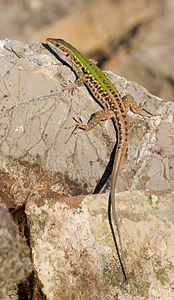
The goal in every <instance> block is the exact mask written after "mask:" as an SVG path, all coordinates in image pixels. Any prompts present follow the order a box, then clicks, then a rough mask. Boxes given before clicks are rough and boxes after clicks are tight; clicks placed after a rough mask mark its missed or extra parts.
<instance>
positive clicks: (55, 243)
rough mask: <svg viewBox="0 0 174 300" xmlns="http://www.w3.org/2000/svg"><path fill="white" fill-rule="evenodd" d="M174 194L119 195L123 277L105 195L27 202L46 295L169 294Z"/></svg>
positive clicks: (110, 299)
mask: <svg viewBox="0 0 174 300" xmlns="http://www.w3.org/2000/svg"><path fill="white" fill-rule="evenodd" d="M173 200H174V194H173V193H166V192H165V193H150V192H149V193H144V192H128V193H120V194H119V195H117V203H119V204H117V210H118V211H119V216H120V219H121V222H120V230H121V236H122V240H123V248H124V251H125V256H126V264H127V271H128V272H129V281H128V283H125V282H124V280H123V276H122V273H121V270H120V266H119V263H118V259H117V256H116V253H115V249H114V245H113V241H112V237H111V233H110V229H109V224H108V219H107V202H108V195H107V194H105V195H104V194H101V195H95V196H86V197H84V199H81V201H79V199H78V198H62V197H61V198H59V199H57V200H56V201H55V199H47V200H46V199H45V201H44V203H42V204H39V202H38V203H37V196H36V197H35V198H34V199H33V200H31V201H30V202H29V203H28V205H27V214H28V219H29V221H30V230H31V243H32V253H33V263H34V268H35V270H37V273H38V276H39V279H40V282H41V284H42V286H43V289H42V290H43V292H44V293H45V294H46V295H47V297H48V300H59V299H60V300H67V299H69V300H70V299H76V300H78V299H79V300H85V299H88V300H93V299H96V300H114V299H119V300H129V299H135V300H136V299H149V300H150V299H163V300H166V299H167V300H172V299H173V298H174V291H173V284H174V252H173V248H174V224H173V220H174V201H173Z"/></svg>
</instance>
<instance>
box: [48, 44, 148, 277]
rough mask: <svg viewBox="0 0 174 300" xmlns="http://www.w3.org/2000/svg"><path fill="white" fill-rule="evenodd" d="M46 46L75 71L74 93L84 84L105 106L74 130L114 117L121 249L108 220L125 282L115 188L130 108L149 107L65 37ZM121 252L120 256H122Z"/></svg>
mask: <svg viewBox="0 0 174 300" xmlns="http://www.w3.org/2000/svg"><path fill="white" fill-rule="evenodd" d="M46 42H47V45H48V46H49V48H50V49H51V51H52V52H53V54H56V55H57V56H58V57H59V58H60V59H61V60H62V61H64V62H66V63H67V64H68V65H69V66H70V67H71V68H72V70H73V71H74V72H75V74H76V76H77V79H76V80H75V82H73V83H66V84H65V85H66V87H67V88H68V89H69V90H71V91H72V92H73V91H74V90H75V89H76V88H77V87H78V86H80V85H82V84H85V86H86V87H87V88H88V89H89V90H90V92H91V94H92V96H93V98H94V99H95V100H96V101H97V102H98V103H99V104H100V105H101V106H102V108H103V109H102V110H100V111H98V112H96V113H94V114H93V115H92V118H90V119H89V121H88V123H87V124H84V123H83V122H82V121H81V120H79V121H78V120H76V119H74V120H75V121H76V126H74V127H75V128H74V130H73V132H74V131H75V130H76V129H77V128H79V129H82V130H84V131H89V130H91V129H92V128H94V127H95V126H96V125H97V124H98V123H99V122H100V121H104V120H108V119H112V120H113V121H114V124H115V126H116V130H117V132H118V134H117V136H118V141H117V148H116V151H115V157H114V162H113V168H112V174H111V177H112V179H111V189H110V196H109V197H110V198H109V200H110V203H111V210H112V217H113V220H114V223H115V227H116V230H117V235H118V239H119V245H120V250H121V251H119V247H118V243H117V240H116V238H115V233H114V230H113V226H112V221H109V223H110V227H111V231H112V235H113V239H114V243H115V247H116V251H117V255H118V259H119V262H120V266H121V269H122V273H123V276H124V279H125V281H126V280H127V279H128V273H127V270H126V264H125V258H124V252H123V247H122V241H121V236H120V231H119V226H118V220H117V213H116V207H115V191H116V180H117V177H118V173H119V171H120V167H121V164H122V162H123V160H124V157H125V156H126V152H127V148H128V131H129V120H128V115H127V110H128V109H129V108H130V109H131V110H132V111H133V112H134V113H136V114H139V115H141V116H146V115H144V113H143V110H144V111H146V112H147V113H149V114H150V115H153V114H152V113H151V112H149V111H148V110H147V109H146V107H144V106H142V107H138V105H137V103H136V102H135V100H134V98H133V97H132V96H131V95H130V94H128V95H126V96H124V97H121V95H120V93H119V92H118V90H117V89H116V87H115V86H114V85H113V84H112V83H111V81H110V80H109V79H108V78H107V77H106V76H105V74H104V73H103V72H102V70H101V69H100V68H99V67H98V66H97V65H96V63H94V62H92V61H91V60H90V59H88V58H87V57H86V56H85V55H83V54H82V53H80V52H79V51H78V50H77V49H76V48H75V47H73V46H72V45H71V44H69V43H67V42H66V41H64V40H62V39H54V38H47V40H46ZM120 252H121V255H120Z"/></svg>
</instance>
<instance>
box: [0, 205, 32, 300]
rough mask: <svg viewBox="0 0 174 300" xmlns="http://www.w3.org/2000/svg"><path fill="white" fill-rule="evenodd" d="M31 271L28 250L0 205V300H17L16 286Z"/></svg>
mask: <svg viewBox="0 0 174 300" xmlns="http://www.w3.org/2000/svg"><path fill="white" fill-rule="evenodd" d="M31 271H32V264H31V259H30V249H29V247H28V246H27V244H26V242H25V241H24V240H22V239H21V238H20V236H19V233H18V228H17V226H16V225H15V224H14V222H13V221H12V219H11V217H10V215H9V213H8V212H7V210H6V209H5V208H4V207H3V206H2V205H1V204H0V298H1V299H4V300H7V299H17V298H13V297H16V295H15V294H16V292H15V288H16V285H17V284H18V283H19V282H21V281H24V280H26V279H27V277H28V276H29V275H30V273H31ZM10 295H11V296H10ZM8 297H9V298H8Z"/></svg>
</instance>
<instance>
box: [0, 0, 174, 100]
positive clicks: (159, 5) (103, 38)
mask: <svg viewBox="0 0 174 300" xmlns="http://www.w3.org/2000/svg"><path fill="white" fill-rule="evenodd" d="M173 24H174V0H49V1H48V0H0V38H1V39H3V38H8V39H15V40H20V41H24V42H27V43H31V42H36V41H42V42H45V39H46V38H47V37H56V38H63V39H65V40H66V41H68V42H69V43H71V44H73V45H74V46H75V47H76V48H78V49H79V50H80V51H81V52H83V53H84V54H85V55H87V56H88V57H89V58H93V59H95V60H97V61H98V65H99V67H101V68H102V69H104V70H110V71H112V72H114V73H116V74H117V75H120V76H124V77H125V78H127V79H128V80H134V81H136V82H138V83H140V84H141V85H143V86H144V87H146V88H147V89H148V90H149V91H150V92H151V93H152V94H154V95H157V96H159V97H161V98H163V99H164V100H170V101H173V98H174V97H173V96H174V25H173Z"/></svg>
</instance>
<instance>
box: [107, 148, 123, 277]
mask: <svg viewBox="0 0 174 300" xmlns="http://www.w3.org/2000/svg"><path fill="white" fill-rule="evenodd" d="M126 149H127V145H125V146H124V147H123V146H122V147H118V150H117V152H116V155H115V158H114V164H113V170H112V183H111V192H110V199H109V203H110V208H112V216H113V219H114V224H115V227H116V230H117V234H118V239H119V245H120V250H121V251H120V252H121V255H120V252H119V248H118V244H117V241H116V237H115V233H114V229H113V226H112V221H111V215H110V214H109V217H110V220H109V224H110V227H111V232H112V235H113V239H114V243H115V248H116V251H117V255H118V258H119V262H120V265H121V269H122V272H123V275H124V279H125V280H127V275H126V274H127V268H126V263H125V257H124V252H123V247H122V240H121V235H120V230H119V224H118V216H117V212H116V208H115V190H116V180H117V176H118V173H119V170H120V167H121V163H122V161H123V159H124V157H125V153H126Z"/></svg>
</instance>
